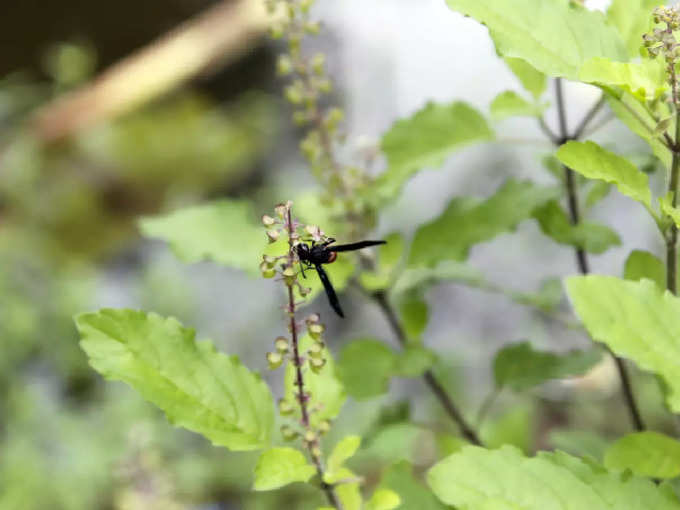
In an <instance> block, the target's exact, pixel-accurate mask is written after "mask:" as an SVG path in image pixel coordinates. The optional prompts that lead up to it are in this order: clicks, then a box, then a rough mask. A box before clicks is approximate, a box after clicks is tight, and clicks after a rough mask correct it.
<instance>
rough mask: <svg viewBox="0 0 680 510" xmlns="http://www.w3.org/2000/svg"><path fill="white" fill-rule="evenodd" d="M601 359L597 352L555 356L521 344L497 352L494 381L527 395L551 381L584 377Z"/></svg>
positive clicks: (494, 363) (500, 385)
mask: <svg viewBox="0 0 680 510" xmlns="http://www.w3.org/2000/svg"><path fill="white" fill-rule="evenodd" d="M600 359H601V353H600V352H599V351H598V350H594V349H592V350H589V351H571V352H567V353H565V354H555V353H552V352H545V351H537V350H535V349H534V348H533V347H532V346H531V344H530V343H529V342H521V343H517V344H512V345H509V346H507V347H504V348H503V349H501V350H500V351H498V353H497V354H496V357H495V359H494V362H493V374H494V380H495V383H496V387H498V388H503V387H508V388H511V389H512V390H514V391H525V390H528V389H530V388H533V387H534V386H538V385H539V384H542V383H544V382H546V381H549V380H551V379H563V378H565V377H574V376H579V375H583V374H585V373H586V372H588V370H590V369H591V368H593V367H594V366H595V365H596V364H597V363H598V362H599V361H600Z"/></svg>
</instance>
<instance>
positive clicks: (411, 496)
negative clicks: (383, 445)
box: [380, 461, 447, 510]
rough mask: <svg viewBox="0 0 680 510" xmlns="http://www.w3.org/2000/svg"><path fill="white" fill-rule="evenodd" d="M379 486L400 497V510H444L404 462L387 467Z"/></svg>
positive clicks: (411, 468)
mask: <svg viewBox="0 0 680 510" xmlns="http://www.w3.org/2000/svg"><path fill="white" fill-rule="evenodd" d="M380 486H381V487H386V488H390V489H392V490H394V491H395V492H397V493H398V494H399V496H400V497H401V502H402V506H401V507H400V508H404V509H410V508H414V509H415V508H417V509H418V510H445V509H446V508H447V507H446V506H444V505H443V504H442V503H440V502H439V501H438V500H437V498H436V497H435V496H434V495H433V494H432V492H431V491H430V490H428V488H427V487H425V485H423V483H421V482H420V480H418V479H417V478H416V477H415V474H414V473H413V467H412V466H411V465H410V464H409V463H408V462H405V461H402V462H398V463H396V464H393V465H392V466H390V467H388V468H387V469H386V470H385V472H384V473H383V477H382V479H381V480H380Z"/></svg>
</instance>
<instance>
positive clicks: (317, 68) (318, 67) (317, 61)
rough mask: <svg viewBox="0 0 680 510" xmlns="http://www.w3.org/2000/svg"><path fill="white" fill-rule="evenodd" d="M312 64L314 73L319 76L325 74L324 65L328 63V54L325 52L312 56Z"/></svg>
mask: <svg viewBox="0 0 680 510" xmlns="http://www.w3.org/2000/svg"><path fill="white" fill-rule="evenodd" d="M311 65H312V71H314V74H316V75H318V76H321V75H323V71H324V66H325V65H326V56H325V55H324V54H323V53H317V54H316V55H314V56H313V57H312V61H311Z"/></svg>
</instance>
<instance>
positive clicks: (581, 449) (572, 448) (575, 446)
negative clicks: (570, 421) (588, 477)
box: [549, 427, 611, 461]
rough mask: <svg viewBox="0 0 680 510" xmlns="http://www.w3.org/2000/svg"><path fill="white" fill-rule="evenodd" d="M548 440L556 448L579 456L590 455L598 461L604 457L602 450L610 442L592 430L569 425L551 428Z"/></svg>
mask: <svg viewBox="0 0 680 510" xmlns="http://www.w3.org/2000/svg"><path fill="white" fill-rule="evenodd" d="M549 440H550V445H551V446H553V447H554V448H555V449H557V450H562V451H565V452H566V453H569V454H572V455H577V456H579V457H585V456H590V457H592V458H594V459H596V460H598V461H601V460H602V459H603V458H604V452H605V451H606V450H607V448H609V445H610V443H611V441H608V440H607V439H604V438H603V437H602V436H601V435H600V434H598V433H597V432H594V431H592V430H579V429H573V428H570V427H565V428H558V429H552V430H551V431H550V434H549Z"/></svg>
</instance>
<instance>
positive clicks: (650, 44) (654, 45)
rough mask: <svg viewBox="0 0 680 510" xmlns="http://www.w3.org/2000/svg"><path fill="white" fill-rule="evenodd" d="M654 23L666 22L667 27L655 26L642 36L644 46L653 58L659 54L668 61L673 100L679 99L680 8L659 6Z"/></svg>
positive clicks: (654, 12)
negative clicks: (677, 69) (677, 73)
mask: <svg viewBox="0 0 680 510" xmlns="http://www.w3.org/2000/svg"><path fill="white" fill-rule="evenodd" d="M653 16H654V23H655V24H657V25H658V24H665V25H666V26H665V28H661V27H655V28H654V29H653V30H652V31H651V32H650V33H647V34H644V35H643V36H642V40H643V44H644V47H645V48H646V49H647V52H648V54H649V56H650V57H651V58H656V57H658V56H659V55H661V57H662V58H663V59H664V61H665V62H666V72H667V73H668V77H669V79H670V82H671V86H672V97H671V102H672V103H674V104H676V103H677V100H678V92H677V76H676V66H677V64H678V62H679V61H680V44H678V41H677V39H676V37H675V34H674V31H675V30H678V28H680V8H678V7H657V8H656V9H654V11H653Z"/></svg>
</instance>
